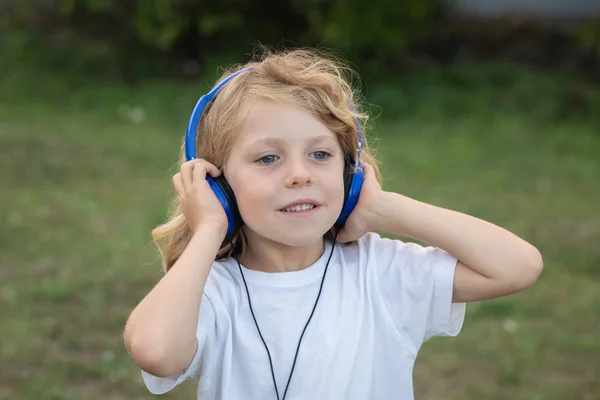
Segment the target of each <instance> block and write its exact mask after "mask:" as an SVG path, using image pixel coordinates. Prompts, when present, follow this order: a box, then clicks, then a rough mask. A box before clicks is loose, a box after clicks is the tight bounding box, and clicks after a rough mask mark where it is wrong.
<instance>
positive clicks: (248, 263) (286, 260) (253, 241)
mask: <svg viewBox="0 0 600 400" xmlns="http://www.w3.org/2000/svg"><path fill="white" fill-rule="evenodd" d="M324 250H325V241H324V240H323V239H319V240H317V241H316V242H315V243H313V244H311V245H308V246H288V245H285V244H281V243H277V242H274V241H271V240H268V239H264V238H256V237H253V236H252V235H250V236H248V247H247V248H246V252H245V254H244V257H243V258H242V259H241V260H240V262H241V263H242V264H243V265H244V266H245V267H246V268H248V269H252V270H255V271H262V272H291V271H300V270H303V269H305V268H308V267H310V266H311V265H313V264H314V263H315V262H316V261H317V260H318V259H319V258H320V257H321V256H322V255H323V251H324Z"/></svg>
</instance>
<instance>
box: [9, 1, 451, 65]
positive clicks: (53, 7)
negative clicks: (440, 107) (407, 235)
mask: <svg viewBox="0 0 600 400" xmlns="http://www.w3.org/2000/svg"><path fill="white" fill-rule="evenodd" d="M441 4H442V2H441V1H440V0H399V1H391V0H372V1H370V2H369V4H368V6H367V5H366V4H365V3H364V1H362V0H295V1H292V2H278V1H274V0H268V1H265V0H260V1H259V0H252V1H243V0H219V1H209V0H206V1H201V2H199V1H197V0H145V1H133V0H127V1H120V0H78V1H75V0H53V1H40V0H24V1H22V2H20V3H18V4H16V5H13V6H11V9H10V10H8V9H7V10H8V11H7V12H8V14H10V24H7V23H4V24H2V25H0V26H3V28H4V30H6V29H13V30H14V29H17V28H20V29H24V30H27V31H33V32H36V33H37V34H39V35H41V36H42V37H43V38H44V39H45V41H46V43H51V44H53V45H54V46H55V47H61V46H62V48H68V49H70V50H71V51H72V52H73V53H74V54H80V53H86V52H87V53H90V52H91V53H94V52H96V54H98V49H101V50H102V52H103V54H104V56H105V58H106V61H109V62H116V63H117V64H119V66H120V68H129V67H131V65H132V64H133V63H134V62H135V61H136V60H139V59H143V60H145V61H148V60H151V59H153V58H160V59H161V60H169V61H171V62H173V61H178V62H181V61H185V60H188V59H190V58H192V59H196V60H198V61H200V62H202V61H204V59H205V58H206V57H207V56H210V55H214V54H222V53H223V51H224V49H226V51H227V52H240V55H242V54H244V53H248V52H249V51H251V50H252V49H251V47H252V46H255V45H256V44H258V43H262V44H265V45H269V46H273V47H280V46H281V45H282V44H284V45H289V43H292V44H293V45H294V46H322V47H327V48H334V49H337V50H340V51H342V52H343V53H344V54H345V55H346V56H348V57H349V58H351V59H353V60H364V61H365V63H364V64H365V65H366V64H369V63H372V62H378V61H382V60H385V59H386V57H388V56H390V55H395V54H398V53H401V52H403V51H404V50H406V48H407V46H408V44H409V43H411V41H413V40H415V39H417V38H419V37H420V36H421V35H423V34H426V33H427V32H429V31H430V30H431V29H432V27H433V25H434V21H435V20H436V18H437V16H438V15H440V13H441V10H442V5H441ZM5 22H6V21H5ZM59 44H60V45H59ZM357 62H358V61H357ZM146 65H147V64H146Z"/></svg>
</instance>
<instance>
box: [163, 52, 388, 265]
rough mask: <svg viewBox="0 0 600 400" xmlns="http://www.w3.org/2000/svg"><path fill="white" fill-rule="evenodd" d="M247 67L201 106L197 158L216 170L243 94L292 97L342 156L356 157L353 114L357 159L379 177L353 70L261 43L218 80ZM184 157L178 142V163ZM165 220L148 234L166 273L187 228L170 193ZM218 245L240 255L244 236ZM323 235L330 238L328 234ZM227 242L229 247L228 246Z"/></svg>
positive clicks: (238, 119)
mask: <svg viewBox="0 0 600 400" xmlns="http://www.w3.org/2000/svg"><path fill="white" fill-rule="evenodd" d="M248 67H252V69H251V70H249V71H247V72H244V73H242V74H240V75H239V76H237V77H235V78H234V79H232V80H231V81H230V82H229V83H227V84H226V85H225V86H224V87H222V88H221V90H220V91H219V93H218V94H217V95H216V96H215V98H214V99H213V101H212V103H211V104H209V105H208V107H207V108H206V109H205V110H204V113H203V115H202V117H201V119H200V123H199V125H198V130H197V132H196V152H197V157H198V158H202V159H205V160H206V161H208V162H210V163H212V164H214V165H215V166H216V167H217V168H219V169H222V168H223V166H224V165H225V163H226V161H227V155H228V154H229V149H230V148H231V145H232V142H233V140H234V139H235V135H236V134H237V133H238V132H239V130H240V127H241V125H242V123H243V118H244V115H243V110H244V106H245V105H246V104H247V102H248V101H249V99H265V100H273V101H286V102H294V103H295V104H297V105H299V106H301V107H303V108H305V109H307V110H309V111H311V112H312V113H313V115H314V116H315V117H317V118H318V119H319V120H320V121H321V122H322V123H323V124H324V125H325V126H327V127H328V128H329V129H330V130H331V131H332V132H334V133H335V134H336V136H337V138H338V141H339V144H340V147H341V149H342V151H343V153H344V154H345V157H346V159H356V156H357V147H358V136H357V130H356V124H355V117H356V118H358V120H359V121H360V125H361V130H362V132H363V148H362V151H361V154H360V158H361V161H365V162H367V163H368V164H370V165H371V166H372V167H373V168H374V169H375V173H376V177H377V180H378V181H379V182H381V174H380V172H379V167H378V165H377V160H376V159H375V157H374V156H373V154H372V152H370V151H369V147H368V145H367V140H366V136H365V127H366V126H367V125H366V122H367V120H368V115H367V113H364V112H361V109H362V107H361V101H360V100H361V99H360V98H359V95H358V93H357V92H358V90H354V89H353V87H352V84H353V83H354V82H353V81H352V80H351V78H352V77H353V76H355V73H354V71H353V70H352V69H351V68H350V67H348V66H347V65H345V64H344V63H342V62H341V61H340V60H339V58H337V57H335V56H333V55H331V54H327V53H325V52H324V51H317V50H313V49H311V50H309V49H295V50H286V51H280V52H273V51H270V50H268V49H265V48H263V52H262V54H261V55H260V56H259V57H257V58H255V60H253V61H251V62H249V63H247V64H245V65H238V66H235V67H232V68H229V69H228V70H226V71H225V73H224V74H223V75H222V76H221V78H220V79H219V81H221V80H222V79H224V78H226V77H227V76H229V75H230V74H232V73H234V72H236V71H239V70H241V69H244V68H248ZM186 161H187V159H186V157H185V147H184V145H183V144H182V146H181V152H180V161H179V165H181V164H183V163H185V162H186ZM169 214H170V215H169V218H168V220H167V221H166V222H165V223H164V224H162V225H160V226H158V227H156V228H155V229H153V230H152V239H153V241H154V243H155V245H156V246H157V247H158V250H159V252H160V254H161V258H162V264H163V268H164V270H165V272H167V271H168V270H169V269H170V268H171V267H172V266H173V264H175V262H176V261H177V260H178V259H179V257H180V256H181V254H182V253H183V251H184V250H185V248H186V246H187V245H188V243H189V241H190V239H191V236H192V232H191V230H190V228H189V226H188V224H187V221H186V219H185V217H184V215H183V214H182V212H181V209H180V205H179V201H178V198H177V196H174V199H173V201H172V205H171V207H170V213H169ZM231 239H232V243H230V242H229V241H228V240H227V241H224V242H223V244H222V245H221V248H220V250H219V252H218V253H217V256H216V259H217V260H219V259H224V258H227V257H229V256H231V255H238V256H240V257H243V254H244V251H245V248H246V238H245V236H244V233H243V232H242V230H239V232H238V233H237V234H235V235H234V237H232V238H231ZM325 239H326V240H332V239H333V237H332V236H331V234H330V233H327V234H326V235H325ZM232 244H233V246H232Z"/></svg>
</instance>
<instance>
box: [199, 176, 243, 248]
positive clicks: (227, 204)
mask: <svg viewBox="0 0 600 400" xmlns="http://www.w3.org/2000/svg"><path fill="white" fill-rule="evenodd" d="M206 180H207V181H208V184H209V185H210V187H211V189H212V190H213V192H214V194H215V196H217V199H218V200H219V202H220V203H221V205H222V206H223V209H224V210H225V214H226V215H227V225H228V226H227V235H228V236H229V237H232V236H233V234H234V233H236V232H237V231H238V230H239V229H240V228H241V227H242V217H241V215H240V212H239V209H238V205H237V201H236V199H235V194H234V193H233V190H232V189H231V186H229V183H227V181H226V180H225V177H224V176H223V175H222V174H221V175H220V176H218V177H216V178H213V177H212V176H207V177H206Z"/></svg>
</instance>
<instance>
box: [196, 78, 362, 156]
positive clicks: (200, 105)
mask: <svg viewBox="0 0 600 400" xmlns="http://www.w3.org/2000/svg"><path fill="white" fill-rule="evenodd" d="M251 69H253V68H252V67H248V68H244V69H241V70H239V71H236V72H234V73H232V74H231V75H229V76H228V77H226V78H225V79H223V80H222V81H221V82H219V83H217V85H215V87H214V88H213V89H212V90H211V91H210V92H208V93H206V94H205V95H204V96H202V97H200V99H199V100H198V102H197V103H196V106H195V107H194V110H193V111H192V115H191V117H190V120H189V122H188V126H187V130H186V132H185V157H186V159H187V160H188V161H190V160H193V159H195V158H196V132H198V124H199V123H200V118H201V117H202V114H203V113H204V109H205V108H206V106H207V105H208V103H210V102H211V101H212V100H213V98H214V97H215V96H216V95H217V93H218V92H219V90H221V88H222V87H223V86H225V85H226V84H227V83H228V82H229V81H231V80H232V79H233V78H235V77H236V76H238V75H240V74H242V73H244V72H247V71H250V70H251ZM348 107H350V109H351V110H352V111H354V107H353V106H352V103H350V102H348ZM354 124H355V125H356V135H357V137H358V149H357V159H356V167H360V152H361V150H362V147H363V138H362V130H361V129H360V123H359V121H358V118H357V117H356V116H355V117H354Z"/></svg>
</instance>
